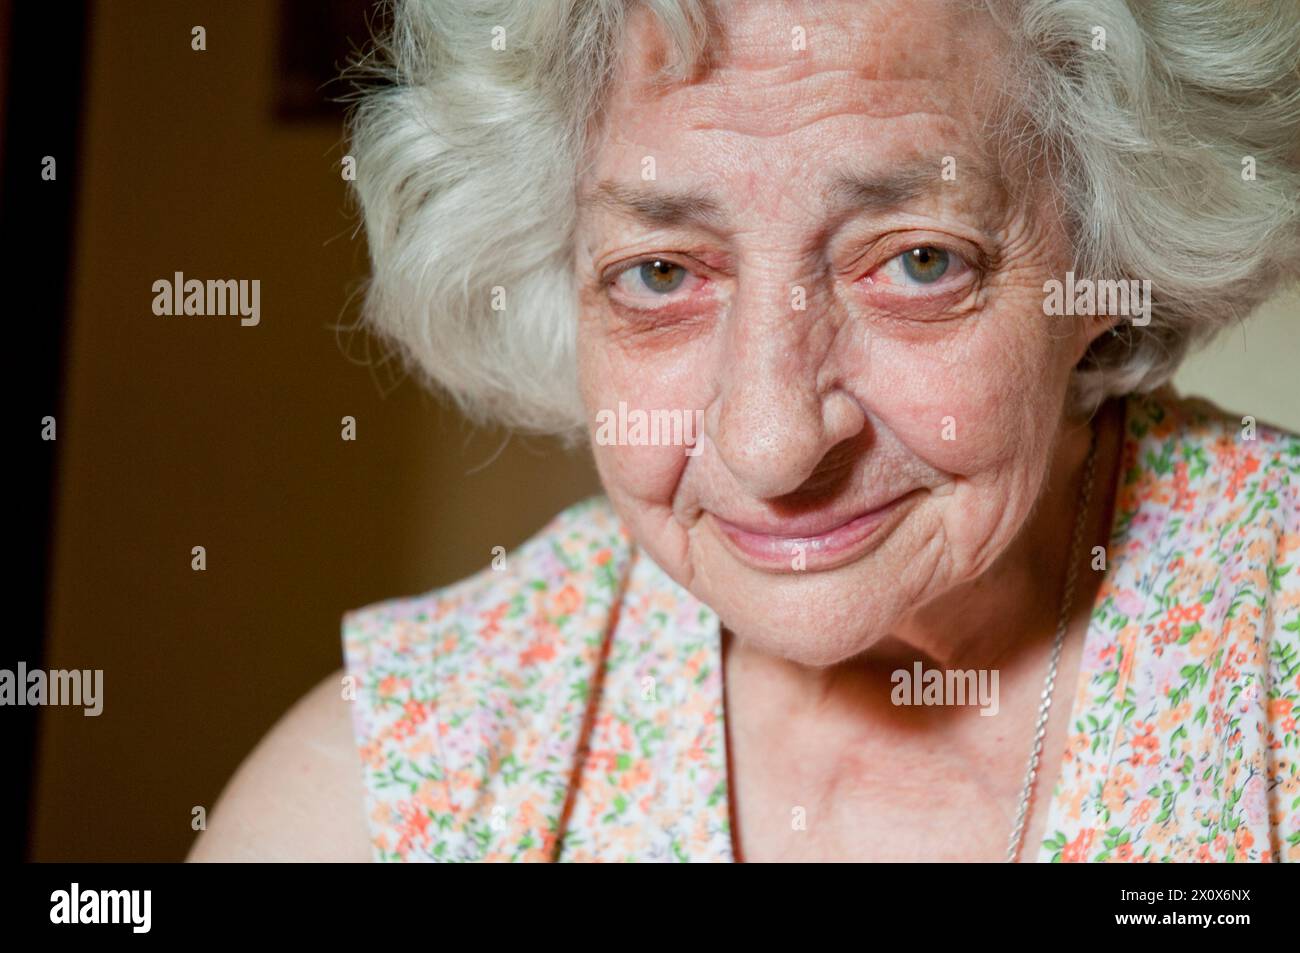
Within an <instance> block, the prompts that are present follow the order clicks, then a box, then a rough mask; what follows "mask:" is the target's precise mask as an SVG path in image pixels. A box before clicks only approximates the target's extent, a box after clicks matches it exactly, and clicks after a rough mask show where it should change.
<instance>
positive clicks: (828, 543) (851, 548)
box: [709, 490, 918, 572]
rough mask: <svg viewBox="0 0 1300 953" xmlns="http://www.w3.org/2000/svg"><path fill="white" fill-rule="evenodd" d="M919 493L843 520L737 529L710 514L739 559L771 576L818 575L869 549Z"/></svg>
mask: <svg viewBox="0 0 1300 953" xmlns="http://www.w3.org/2000/svg"><path fill="white" fill-rule="evenodd" d="M917 492H918V491H915V490H913V491H912V492H910V493H904V494H903V495H902V496H898V497H895V498H894V499H892V500H890V501H889V502H888V503H885V504H883V505H882V506H878V507H875V508H874V509H870V510H864V511H861V512H859V513H857V514H855V515H853V516H850V517H849V518H847V519H841V520H837V519H831V520H823V521H821V525H818V524H817V523H815V522H813V521H810V520H806V519H802V520H786V521H784V522H785V523H786V524H788V528H787V526H783V525H782V521H777V522H774V523H772V524H769V525H766V526H762V527H759V526H755V525H741V524H738V523H733V522H731V521H730V520H726V519H723V518H722V517H721V516H718V515H717V514H716V513H713V512H710V513H709V516H710V517H712V520H713V523H714V525H715V526H716V527H717V529H718V531H719V535H720V536H721V537H722V539H723V540H724V541H725V542H726V544H727V545H728V548H729V549H730V550H731V551H732V552H733V553H734V554H735V555H736V556H737V557H738V558H739V559H740V560H741V561H742V562H745V563H748V564H749V565H752V566H754V567H755V568H757V569H764V570H768V571H776V572H817V571H824V570H827V569H835V568H838V567H840V566H843V565H845V564H847V563H850V562H853V561H854V560H855V559H858V558H860V557H862V556H863V555H865V554H866V553H867V552H868V551H869V550H871V549H873V548H874V547H875V546H876V545H877V544H878V542H879V540H880V539H881V538H882V537H883V536H884V532H883V531H884V530H886V529H888V528H889V527H890V525H891V524H893V523H896V522H897V519H898V518H899V517H901V515H902V513H903V510H904V509H905V503H906V502H907V501H910V500H911V499H912V497H914V496H915V495H916V494H917Z"/></svg>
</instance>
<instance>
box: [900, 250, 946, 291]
mask: <svg viewBox="0 0 1300 953" xmlns="http://www.w3.org/2000/svg"><path fill="white" fill-rule="evenodd" d="M901 257H902V259H903V271H904V272H906V273H907V277H909V278H911V279H912V280H913V281H919V282H921V283H922V284H930V283H931V282H935V281H938V280H939V279H940V278H942V277H943V275H944V272H946V271H947V270H948V261H949V256H948V253H947V252H946V251H944V250H943V249H942V248H935V247H934V246H932V245H923V246H921V247H920V248H913V249H912V250H911V251H908V252H904V253H903V254H902V256H901Z"/></svg>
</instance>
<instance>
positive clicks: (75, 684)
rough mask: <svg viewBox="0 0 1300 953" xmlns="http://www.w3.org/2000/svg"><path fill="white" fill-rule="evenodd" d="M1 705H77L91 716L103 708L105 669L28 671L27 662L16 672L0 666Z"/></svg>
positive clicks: (21, 663)
mask: <svg viewBox="0 0 1300 953" xmlns="http://www.w3.org/2000/svg"><path fill="white" fill-rule="evenodd" d="M0 705H19V706H21V705H77V706H80V707H82V708H84V709H85V710H84V711H83V712H82V714H83V715H85V716H86V717H88V718H93V717H95V716H97V715H98V714H99V713H100V712H102V711H103V710H104V670H103V669H101V668H97V669H93V670H92V669H88V668H87V669H72V670H71V671H64V670H62V669H56V670H54V671H51V672H46V671H43V670H42V669H39V668H34V669H31V670H30V671H29V670H28V668H27V663H26V662H19V663H18V669H17V671H12V670H10V669H7V668H0Z"/></svg>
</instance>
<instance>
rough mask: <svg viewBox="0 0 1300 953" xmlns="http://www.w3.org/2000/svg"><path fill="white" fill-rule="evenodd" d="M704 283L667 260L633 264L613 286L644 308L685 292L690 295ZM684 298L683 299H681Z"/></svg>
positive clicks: (647, 260) (620, 275)
mask: <svg viewBox="0 0 1300 953" xmlns="http://www.w3.org/2000/svg"><path fill="white" fill-rule="evenodd" d="M703 280H704V279H702V278H700V277H699V276H698V275H696V274H694V273H693V272H692V271H691V270H690V269H688V268H686V267H685V266H683V265H679V264H677V262H675V261H669V260H668V259H666V258H647V259H644V260H642V261H638V262H633V263H632V264H631V265H629V266H628V267H626V268H624V269H623V270H622V271H621V272H619V273H618V275H616V276H615V278H614V280H613V282H612V284H613V285H614V287H616V288H617V289H618V291H619V293H620V294H621V295H622V296H624V297H626V298H629V299H632V300H634V301H636V302H638V303H639V304H640V305H641V306H643V307H644V306H646V305H653V303H654V302H655V301H656V300H663V299H665V298H668V297H669V296H671V295H674V294H675V293H676V292H678V291H681V290H682V289H683V288H685V289H686V291H687V292H689V291H690V290H693V289H694V288H696V287H698V286H699V284H700V283H701V282H702V281H703ZM677 297H682V295H677Z"/></svg>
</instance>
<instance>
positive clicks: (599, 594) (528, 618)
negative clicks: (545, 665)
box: [343, 496, 631, 684]
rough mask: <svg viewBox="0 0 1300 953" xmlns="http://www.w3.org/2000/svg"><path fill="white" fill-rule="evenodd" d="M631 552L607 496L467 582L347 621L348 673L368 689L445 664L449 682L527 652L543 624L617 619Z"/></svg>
mask: <svg viewBox="0 0 1300 953" xmlns="http://www.w3.org/2000/svg"><path fill="white" fill-rule="evenodd" d="M630 551H631V542H630V539H629V537H628V536H627V535H626V532H625V530H624V529H623V526H622V523H621V522H620V521H619V519H618V517H617V515H616V514H615V513H614V510H613V508H612V507H611V506H610V504H609V502H608V501H607V500H606V499H605V498H604V497H599V496H598V497H592V498H590V499H587V500H584V501H582V502H581V503H577V504H575V505H573V506H571V507H569V508H568V509H566V510H564V511H563V512H562V513H560V514H559V515H557V516H556V517H554V518H553V519H552V520H551V521H550V522H549V523H547V524H546V526H544V527H543V528H542V529H541V530H539V531H538V532H537V533H536V534H535V535H533V536H532V537H531V538H530V539H528V540H527V541H526V542H525V543H523V544H522V545H521V546H519V547H518V548H516V549H515V550H513V551H511V552H505V551H504V550H500V551H497V552H494V553H493V555H492V559H491V563H490V564H489V565H488V566H486V567H485V568H484V569H482V570H481V571H479V572H477V573H475V574H474V575H472V576H470V577H468V578H466V579H463V580H461V581H459V582H457V583H453V584H452V585H449V586H444V587H441V588H438V589H434V590H431V591H429V592H427V593H423V594H421V595H417V596H408V597H402V598H397V599H389V600H385V601H383V602H378V603H374V604H372V605H369V606H366V607H364V608H361V609H356V610H353V611H351V612H348V613H346V614H345V615H344V617H343V644H344V654H345V658H346V661H347V673H348V674H349V675H351V676H353V677H354V678H356V679H358V680H359V681H360V682H361V683H368V682H372V681H373V680H375V679H381V680H382V679H384V678H389V677H391V676H395V675H396V676H399V677H400V676H401V675H402V674H403V673H404V672H405V673H408V674H428V675H429V676H430V677H431V675H432V673H431V672H428V673H422V672H421V671H420V670H422V669H424V668H425V667H427V666H431V665H432V663H433V660H434V657H435V656H436V658H437V662H438V677H439V679H440V680H441V682H442V683H443V684H446V683H447V681H448V680H449V679H452V678H454V677H455V676H456V675H457V673H459V672H460V671H461V670H462V669H463V667H464V665H465V664H477V663H479V662H482V661H484V660H483V659H482V658H480V657H478V656H481V655H482V654H483V653H482V650H485V649H499V648H501V647H502V646H509V647H510V648H512V649H513V648H519V647H520V646H521V642H520V640H525V641H526V640H527V639H528V638H529V636H530V635H532V634H535V630H536V628H537V627H538V626H539V625H542V626H545V624H546V623H548V622H554V621H556V620H557V619H559V618H565V617H568V616H571V615H573V614H575V613H578V612H582V611H587V612H591V611H605V612H607V611H608V610H609V609H610V607H611V606H612V605H613V602H614V600H615V598H616V596H617V592H616V590H617V588H618V585H619V581H620V578H621V575H622V572H623V569H624V567H625V566H626V564H627V561H628V558H629V554H630ZM488 654H489V655H490V656H493V657H496V656H501V655H502V653H500V652H497V651H490V652H488ZM504 661H505V659H504V658H496V662H497V664H504Z"/></svg>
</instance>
